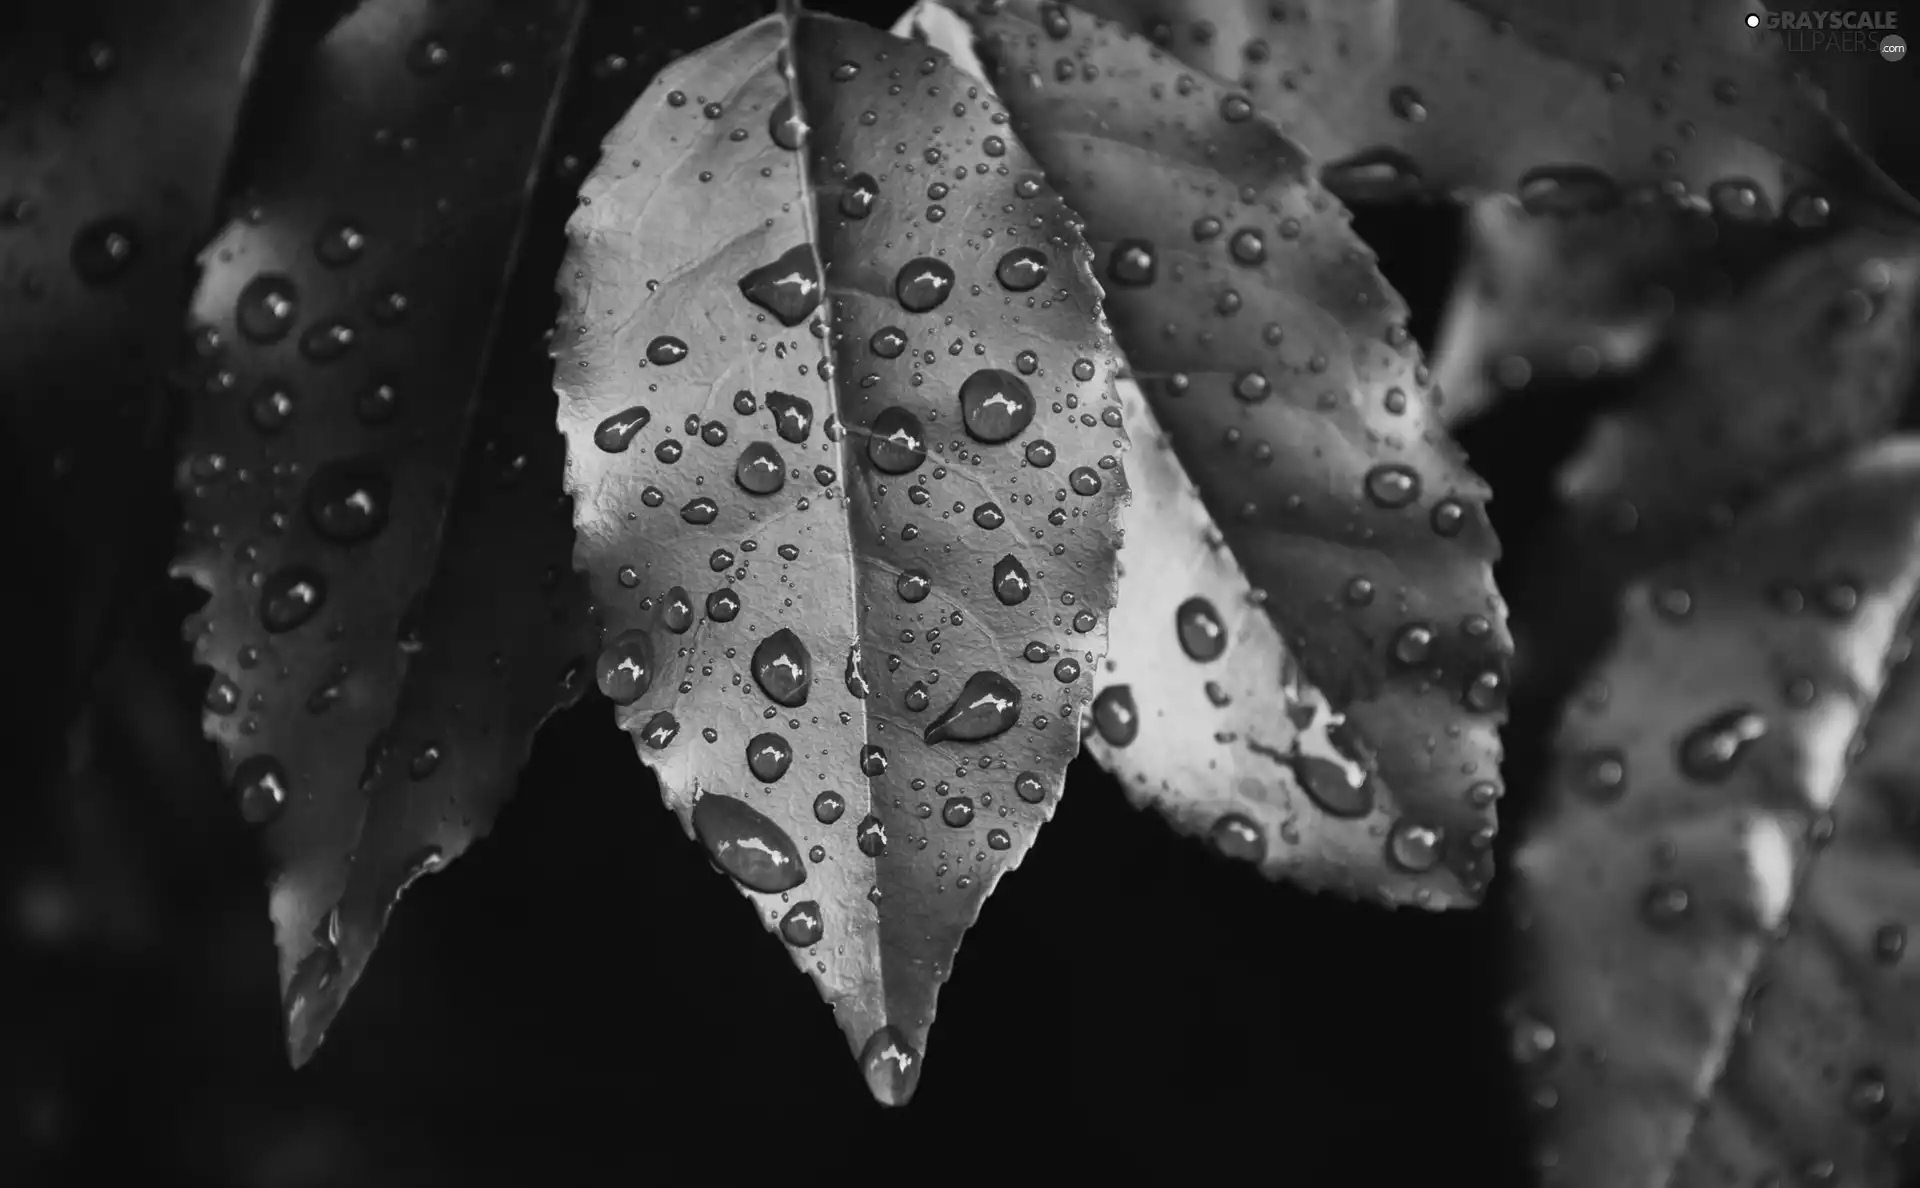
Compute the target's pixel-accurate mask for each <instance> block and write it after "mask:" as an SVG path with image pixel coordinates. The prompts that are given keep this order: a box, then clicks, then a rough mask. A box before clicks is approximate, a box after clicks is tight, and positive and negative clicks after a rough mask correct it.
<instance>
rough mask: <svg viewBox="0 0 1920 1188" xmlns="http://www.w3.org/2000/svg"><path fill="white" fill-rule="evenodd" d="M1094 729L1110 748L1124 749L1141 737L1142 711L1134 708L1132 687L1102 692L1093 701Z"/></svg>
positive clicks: (1109, 689)
mask: <svg viewBox="0 0 1920 1188" xmlns="http://www.w3.org/2000/svg"><path fill="white" fill-rule="evenodd" d="M1093 728H1094V730H1095V731H1097V732H1098V733H1099V735H1100V737H1101V738H1102V739H1104V740H1105V741H1106V742H1107V744H1108V745H1109V746H1115V747H1124V746H1127V745H1128V744H1130V743H1132V742H1133V740H1134V739H1136V738H1138V737H1139V736H1140V711H1139V710H1137V709H1135V708H1134V704H1133V689H1132V687H1131V686H1128V685H1108V686H1107V687H1106V688H1104V689H1102V690H1100V692H1099V694H1098V695H1097V696H1095V697H1094V699H1093Z"/></svg>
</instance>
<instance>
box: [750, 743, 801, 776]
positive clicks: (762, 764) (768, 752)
mask: <svg viewBox="0 0 1920 1188" xmlns="http://www.w3.org/2000/svg"><path fill="white" fill-rule="evenodd" d="M791 766H793V744H791V743H789V742H788V741H787V740H786V739H785V738H784V737H783V736H781V735H778V734H773V733H771V732H769V733H766V734H756V735H754V736H753V737H752V738H751V739H748V740H747V770H748V771H750V772H752V773H753V775H754V778H755V779H757V780H759V781H760V782H761V783H763V784H771V783H773V782H774V781H775V780H777V779H779V778H780V777H781V776H783V775H786V774H787V768H789V767H791Z"/></svg>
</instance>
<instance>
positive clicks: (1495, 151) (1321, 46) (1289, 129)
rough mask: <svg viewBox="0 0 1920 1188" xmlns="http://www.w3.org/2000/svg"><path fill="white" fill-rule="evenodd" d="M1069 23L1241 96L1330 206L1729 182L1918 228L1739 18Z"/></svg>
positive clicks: (1474, 11)
mask: <svg viewBox="0 0 1920 1188" xmlns="http://www.w3.org/2000/svg"><path fill="white" fill-rule="evenodd" d="M1085 7H1087V8H1088V9H1089V10H1090V11H1092V12H1093V13H1095V14H1096V15H1098V16H1103V17H1109V18H1112V19H1114V20H1117V21H1119V22H1120V23H1121V24H1122V25H1124V26H1125V27H1127V28H1128V29H1130V30H1132V31H1134V32H1138V33H1142V34H1145V35H1146V36H1148V37H1150V38H1151V39H1152V40H1153V41H1154V42H1155V43H1156V44H1158V45H1161V46H1164V47H1165V48H1167V49H1168V50H1169V51H1170V52H1171V53H1172V54H1173V55H1174V56H1175V57H1177V58H1179V59H1180V60H1181V61H1183V62H1185V63H1187V64H1188V65H1190V66H1193V67H1194V68H1196V69H1199V70H1204V71H1207V72H1209V73H1211V74H1212V75H1214V76H1215V77H1216V78H1220V79H1223V80H1226V81H1228V82H1230V83H1233V84H1237V85H1239V86H1241V87H1243V88H1245V90H1246V92H1247V94H1248V95H1249V97H1251V98H1252V100H1253V101H1254V102H1255V103H1256V104H1257V105H1259V107H1260V108H1261V109H1262V110H1263V111H1265V112H1266V113H1268V114H1269V115H1271V116H1272V117H1273V118H1275V119H1276V120H1278V121H1279V123H1280V126H1281V128H1282V130H1283V131H1284V132H1285V133H1286V134H1287V136H1288V138H1289V139H1291V140H1293V141H1294V142H1295V143H1297V144H1299V145H1300V146H1301V147H1302V148H1304V149H1305V150H1306V152H1307V154H1308V155H1309V156H1310V157H1311V158H1313V159H1314V160H1316V161H1319V162H1323V163H1325V164H1324V169H1325V180H1326V182H1327V185H1328V186H1329V188H1331V189H1333V190H1335V191H1336V192H1338V193H1339V194H1341V196H1342V197H1343V198H1348V199H1352V198H1355V197H1358V196H1362V195H1383V194H1384V195H1391V194H1396V193H1403V192H1406V191H1408V190H1410V189H1411V190H1420V189H1427V190H1437V191H1441V192H1446V193H1459V192H1476V191H1477V192H1487V191H1499V192H1511V191H1514V190H1518V189H1524V188H1526V185H1527V182H1528V181H1529V180H1530V179H1531V178H1532V177H1538V176H1541V172H1540V171H1545V174H1546V176H1548V177H1552V176H1554V175H1556V174H1558V175H1563V176H1564V175H1565V174H1566V173H1567V172H1568V171H1570V170H1571V171H1579V172H1582V173H1589V172H1591V171H1598V172H1599V173H1600V174H1602V175H1604V177H1605V178H1611V179H1612V181H1613V182H1614V183H1617V184H1619V185H1621V186H1634V185H1638V184H1641V183H1656V184H1657V183H1661V182H1666V181H1669V180H1672V181H1678V182H1681V183H1684V184H1685V185H1686V187H1687V188H1688V189H1690V190H1693V191H1695V192H1697V193H1704V192H1706V190H1707V189H1708V187H1710V186H1711V185H1713V184H1714V183H1715V182H1719V181H1723V180H1729V179H1745V180H1747V181H1750V182H1752V183H1753V184H1755V185H1756V186H1758V187H1759V189H1760V190H1761V191H1762V192H1763V193H1764V194H1766V195H1767V196H1768V197H1769V198H1770V199H1771V200H1772V201H1773V202H1774V203H1775V204H1779V205H1785V204H1788V203H1790V202H1792V201H1794V196H1795V195H1799V196H1800V197H1799V200H1800V201H1815V200H1818V199H1819V197H1820V196H1821V195H1826V194H1828V192H1829V190H1831V191H1832V194H1831V195H1830V196H1832V197H1838V196H1840V195H1845V196H1846V197H1847V198H1854V197H1859V198H1863V199H1866V200H1868V201H1869V202H1872V203H1878V204H1885V205H1886V206H1887V207H1888V208H1889V209H1890V210H1897V211H1900V212H1902V216H1901V217H1907V218H1911V217H1912V216H1913V215H1914V214H1915V213H1916V212H1920V206H1916V204H1915V203H1914V202H1913V200H1912V199H1911V198H1909V197H1908V196H1907V195H1906V194H1905V193H1904V192H1903V191H1901V190H1900V189H1899V187H1898V186H1896V185H1894V184H1893V183H1892V182H1891V181H1889V180H1888V179H1887V178H1886V177H1885V175H1883V174H1882V173H1880V171H1879V169H1878V168H1877V167H1875V166H1874V165H1873V164H1872V163H1871V162H1869V161H1868V160H1867V159H1866V157H1865V156H1863V155H1862V154H1861V153H1860V152H1859V151H1858V150H1857V149H1856V148H1855V147H1854V145H1853V142H1852V141H1851V139H1850V138H1849V137H1848V136H1847V134H1846V132H1845V131H1844V130H1843V129H1842V128H1841V127H1840V126H1839V124H1838V123H1837V122H1836V121H1835V120H1834V119H1833V118H1832V117H1831V116H1830V115H1829V114H1828V113H1827V111H1826V104H1825V100H1824V98H1823V97H1822V96H1821V95H1820V94H1819V92H1818V90H1817V89H1816V88H1814V87H1813V86H1812V85H1811V84H1809V83H1807V82H1806V81H1804V79H1803V77H1802V76H1801V75H1799V74H1797V73H1796V72H1795V71H1794V69H1793V61H1792V55H1791V54H1790V53H1788V52H1787V50H1786V48H1785V46H1784V44H1783V43H1782V42H1781V40H1780V39H1779V36H1778V34H1777V32H1776V31H1772V30H1769V29H1767V28H1765V27H1764V25H1763V27H1761V28H1757V29H1755V28H1749V27H1748V26H1747V24H1746V20H1747V16H1748V14H1749V13H1754V14H1762V13H1766V12H1767V11H1768V10H1767V9H1766V7H1765V6H1764V5H1761V4H1757V3H1750V2H1749V0H1686V2H1685V3H1681V4H1675V3H1673V2H1672V0H1609V2H1607V3H1602V4H1594V3H1589V2H1586V0H1544V2H1543V0H1533V2H1531V3H1523V2H1521V0H1470V2H1464V0H1439V2H1430V3H1418V4H1402V3H1396V2H1394V0H1362V2H1360V3H1350V2H1348V0H1277V2H1275V0H1088V3H1087V4H1086V6H1085ZM1862 36H1865V34H1862ZM1873 36H1874V37H1875V38H1876V39H1877V37H1878V36H1879V34H1874V35H1873ZM1862 44H1863V45H1864V44H1865V43H1864V42H1863V43H1862Z"/></svg>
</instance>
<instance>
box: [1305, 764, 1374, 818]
mask: <svg viewBox="0 0 1920 1188" xmlns="http://www.w3.org/2000/svg"><path fill="white" fill-rule="evenodd" d="M1290 766H1291V767H1292V768H1293V775H1294V778H1295V779H1297V780H1299V781H1300V790H1301V791H1303V792H1305V793H1306V794H1307V799H1308V800H1311V801H1313V803H1315V804H1317V805H1319V806H1320V809H1321V811H1322V812H1324V813H1326V814H1327V815H1328V816H1330V817H1340V818H1343V819H1346V820H1358V819H1359V818H1361V817H1364V816H1366V815H1367V814H1369V813H1371V812H1372V811H1373V784H1372V783H1371V782H1370V781H1368V780H1367V779H1365V778H1364V777H1363V778H1362V779H1361V780H1360V782H1359V783H1357V784H1356V783H1354V782H1353V780H1352V779H1351V778H1349V777H1348V775H1347V769H1346V768H1344V767H1342V766H1340V765H1339V764H1338V763H1335V762H1334V761H1333V760H1331V759H1321V758H1319V757H1317V756H1314V755H1302V754H1297V753H1296V754H1295V755H1294V756H1293V758H1292V760H1291V762H1290Z"/></svg>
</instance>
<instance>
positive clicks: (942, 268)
mask: <svg viewBox="0 0 1920 1188" xmlns="http://www.w3.org/2000/svg"><path fill="white" fill-rule="evenodd" d="M953 283H954V275H953V269H952V268H950V267H948V266H947V265H946V264H944V263H942V262H941V261H939V260H936V259H934V258H933V257H931V256H921V257H919V258H918V259H914V260H909V261H907V263H906V264H905V265H903V266H902V267H901V269H900V272H899V274H898V275H896V276H895V277H894V278H893V295H894V298H895V299H896V300H898V301H899V302H900V308H902V309H904V310H906V311H907V312H908V313H926V312H928V311H929V310H933V309H938V308H939V307H940V305H941V303H942V302H944V301H946V299H947V297H948V295H949V294H951V293H952V292H953Z"/></svg>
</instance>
